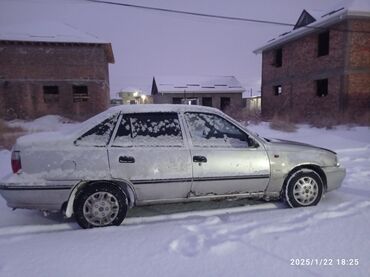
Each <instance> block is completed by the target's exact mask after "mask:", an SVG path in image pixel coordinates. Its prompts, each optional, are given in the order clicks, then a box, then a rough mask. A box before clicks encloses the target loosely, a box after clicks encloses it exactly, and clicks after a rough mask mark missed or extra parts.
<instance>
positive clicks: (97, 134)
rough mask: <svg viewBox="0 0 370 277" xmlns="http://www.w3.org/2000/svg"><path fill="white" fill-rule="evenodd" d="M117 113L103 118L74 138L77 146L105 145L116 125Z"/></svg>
mask: <svg viewBox="0 0 370 277" xmlns="http://www.w3.org/2000/svg"><path fill="white" fill-rule="evenodd" d="M117 118H118V114H115V115H113V116H111V117H109V118H107V119H105V120H104V121H103V122H101V123H100V124H98V125H96V126H95V127H93V128H91V129H90V130H89V131H87V132H86V133H85V134H83V135H82V136H80V137H79V138H78V139H76V140H75V142H74V143H75V145H77V146H98V147H102V146H106V145H107V143H108V142H109V139H110V137H111V135H112V131H113V129H114V127H115V126H116V122H117Z"/></svg>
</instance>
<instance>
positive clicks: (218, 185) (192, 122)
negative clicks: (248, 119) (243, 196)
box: [185, 112, 270, 197]
mask: <svg viewBox="0 0 370 277" xmlns="http://www.w3.org/2000/svg"><path fill="white" fill-rule="evenodd" d="M185 121H186V124H187V126H188V129H189V135H190V137H191V144H192V145H191V148H190V150H191V156H192V162H193V185H192V189H191V194H190V195H191V196H192V197H199V196H213V195H232V194H240V193H251V192H263V191H264V190H265V188H266V187H267V184H268V181H269V176H270V164H269V159H268V156H267V153H266V151H265V149H264V148H263V147H262V146H261V145H259V144H258V143H257V142H256V141H255V140H254V139H253V138H251V137H250V136H249V135H248V134H247V133H245V132H244V131H242V130H241V129H239V128H238V127H236V126H235V125H234V124H232V123H231V122H229V121H228V120H226V119H225V118H223V117H221V116H219V115H216V114H209V113H199V112H188V113H185Z"/></svg>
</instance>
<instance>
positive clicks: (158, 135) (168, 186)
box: [108, 112, 192, 204]
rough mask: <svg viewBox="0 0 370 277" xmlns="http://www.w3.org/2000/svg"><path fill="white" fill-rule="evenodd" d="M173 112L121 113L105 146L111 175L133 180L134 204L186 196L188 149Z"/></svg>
mask: <svg viewBox="0 0 370 277" xmlns="http://www.w3.org/2000/svg"><path fill="white" fill-rule="evenodd" d="M182 129H183V128H182V127H181V123H180V120H179V118H178V114H177V113H173V112H166V113H163V112H160V113H136V114H125V115H123V116H122V117H121V119H120V123H119V126H118V129H117V132H116V134H115V137H114V138H113V139H112V142H111V145H110V147H109V150H108V152H109V162H110V170H111V175H112V177H113V178H117V179H123V180H129V181H131V182H132V183H133V184H134V188H135V192H136V194H137V200H138V204H140V203H148V202H161V201H171V200H175V199H184V198H186V197H187V195H188V193H189V191H190V188H191V181H192V162H191V157H190V151H189V149H188V147H187V145H186V143H185V140H184V134H183V131H182Z"/></svg>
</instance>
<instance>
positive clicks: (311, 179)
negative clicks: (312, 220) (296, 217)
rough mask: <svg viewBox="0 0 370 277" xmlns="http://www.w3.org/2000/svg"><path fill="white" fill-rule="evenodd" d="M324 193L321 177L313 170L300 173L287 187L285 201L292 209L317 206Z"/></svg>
mask: <svg viewBox="0 0 370 277" xmlns="http://www.w3.org/2000/svg"><path fill="white" fill-rule="evenodd" d="M322 193H323V182H322V180H321V177H320V176H319V175H318V174H317V173H316V172H315V171H312V170H304V171H298V172H297V173H295V174H293V175H292V176H290V178H289V179H288V181H287V184H286V186H285V200H286V202H287V203H288V205H289V206H290V207H292V208H295V207H307V206H315V205H317V203H319V202H320V200H321V197H322Z"/></svg>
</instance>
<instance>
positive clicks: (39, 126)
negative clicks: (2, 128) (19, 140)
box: [8, 115, 72, 132]
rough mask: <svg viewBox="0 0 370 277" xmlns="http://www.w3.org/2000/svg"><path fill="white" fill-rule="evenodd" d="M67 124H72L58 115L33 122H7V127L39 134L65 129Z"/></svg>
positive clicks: (17, 120)
mask: <svg viewBox="0 0 370 277" xmlns="http://www.w3.org/2000/svg"><path fill="white" fill-rule="evenodd" d="M67 123H72V122H71V120H69V119H66V118H63V117H61V116H59V115H46V116H43V117H39V118H37V119H35V120H33V121H25V120H20V119H16V120H13V121H10V122H8V125H9V126H11V127H20V128H22V129H24V130H27V131H29V132H41V131H57V130H60V129H62V128H63V127H65V126H66V124H67Z"/></svg>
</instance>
